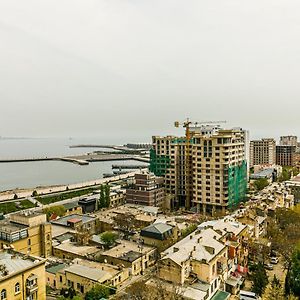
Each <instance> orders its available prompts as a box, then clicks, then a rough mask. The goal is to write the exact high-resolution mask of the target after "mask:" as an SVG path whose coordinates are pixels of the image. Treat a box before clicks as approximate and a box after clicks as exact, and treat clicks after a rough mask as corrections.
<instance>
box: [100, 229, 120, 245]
mask: <svg viewBox="0 0 300 300" xmlns="http://www.w3.org/2000/svg"><path fill="white" fill-rule="evenodd" d="M100 238H101V240H102V242H103V243H104V244H105V247H106V248H109V247H111V246H112V245H114V244H115V242H116V240H117V238H118V235H117V234H116V233H114V232H112V231H106V232H103V233H102V234H101V236H100Z"/></svg>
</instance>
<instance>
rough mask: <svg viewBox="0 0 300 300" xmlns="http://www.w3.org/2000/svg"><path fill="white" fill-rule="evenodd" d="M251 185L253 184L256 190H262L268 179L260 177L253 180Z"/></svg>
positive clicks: (267, 183)
mask: <svg viewBox="0 0 300 300" xmlns="http://www.w3.org/2000/svg"><path fill="white" fill-rule="evenodd" d="M253 185H254V187H255V189H256V190H257V191H261V190H263V189H264V188H265V187H266V186H268V185H269V181H268V179H266V178H260V179H257V180H255V181H254V183H253Z"/></svg>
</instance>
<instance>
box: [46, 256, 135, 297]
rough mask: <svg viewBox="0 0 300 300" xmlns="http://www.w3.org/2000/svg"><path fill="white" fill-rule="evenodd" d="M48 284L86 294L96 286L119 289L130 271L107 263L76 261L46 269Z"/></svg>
mask: <svg viewBox="0 0 300 300" xmlns="http://www.w3.org/2000/svg"><path fill="white" fill-rule="evenodd" d="M46 276H47V284H48V285H49V286H50V287H52V288H54V289H62V288H66V287H72V288H73V289H74V290H75V291H77V292H79V293H81V294H85V293H87V292H88V291H89V290H90V289H91V288H92V287H93V286H95V285H96V284H101V285H107V286H113V287H118V286H119V285H121V284H122V283H123V282H124V281H125V280H126V279H128V277H129V270H128V269H126V268H120V267H116V266H112V265H109V264H105V263H99V262H95V261H88V260H84V259H74V260H73V261H72V263H71V264H69V265H67V264H57V265H53V266H50V267H49V268H47V269H46Z"/></svg>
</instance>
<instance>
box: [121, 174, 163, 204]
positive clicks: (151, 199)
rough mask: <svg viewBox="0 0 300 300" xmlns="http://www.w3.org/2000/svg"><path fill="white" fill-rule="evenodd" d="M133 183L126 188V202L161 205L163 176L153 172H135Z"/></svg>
mask: <svg viewBox="0 0 300 300" xmlns="http://www.w3.org/2000/svg"><path fill="white" fill-rule="evenodd" d="M134 178H135V184H134V185H133V186H132V187H130V188H128V189H126V202H127V203H134V204H139V205H148V206H162V204H163V201H164V198H165V191H164V187H163V178H161V177H157V176H155V175H154V174H153V173H149V172H146V171H145V172H142V173H141V174H135V176H134Z"/></svg>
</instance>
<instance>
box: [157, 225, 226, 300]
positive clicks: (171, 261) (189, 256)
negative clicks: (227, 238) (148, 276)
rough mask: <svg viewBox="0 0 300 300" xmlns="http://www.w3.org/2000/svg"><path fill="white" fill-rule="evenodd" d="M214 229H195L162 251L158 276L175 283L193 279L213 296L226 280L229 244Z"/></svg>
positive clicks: (179, 283)
mask: <svg viewBox="0 0 300 300" xmlns="http://www.w3.org/2000/svg"><path fill="white" fill-rule="evenodd" d="M221 238H222V235H221V234H219V233H218V232H216V231H215V230H213V229H211V228H207V229H203V230H200V229H198V230H196V231H194V232H193V233H191V234H190V235H188V236H187V237H185V238H184V239H182V240H181V241H179V242H177V243H176V244H174V245H173V246H172V247H170V248H168V249H167V250H166V251H164V252H163V253H162V254H161V259H160V260H159V263H158V277H159V278H161V279H162V280H165V281H167V282H171V283H172V284H175V285H177V284H178V285H184V284H185V283H188V282H190V281H191V280H190V279H192V281H193V282H194V283H195V284H197V285H198V286H199V289H200V290H202V294H203V297H201V298H199V299H210V298H211V297H212V296H213V295H214V294H215V293H216V292H217V291H218V290H219V289H220V288H221V289H223V288H224V281H225V280H226V279H227V271H228V266H227V260H228V251H227V246H226V245H225V244H224V243H223V242H222V241H221Z"/></svg>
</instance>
